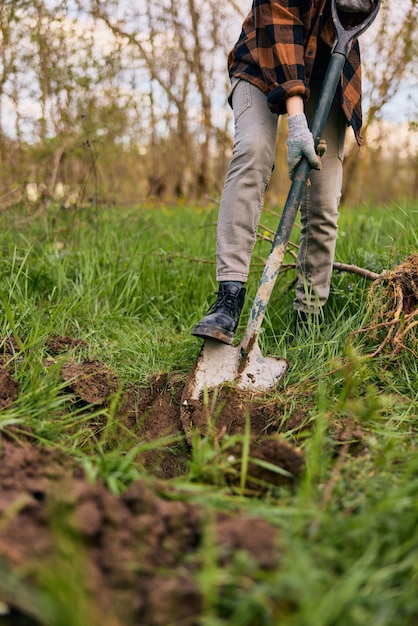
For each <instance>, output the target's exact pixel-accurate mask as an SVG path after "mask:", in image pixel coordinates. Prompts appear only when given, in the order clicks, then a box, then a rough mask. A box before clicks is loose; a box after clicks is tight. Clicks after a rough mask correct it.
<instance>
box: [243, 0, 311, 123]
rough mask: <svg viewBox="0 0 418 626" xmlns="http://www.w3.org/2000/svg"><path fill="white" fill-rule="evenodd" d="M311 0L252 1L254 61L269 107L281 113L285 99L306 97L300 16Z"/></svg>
mask: <svg viewBox="0 0 418 626" xmlns="http://www.w3.org/2000/svg"><path fill="white" fill-rule="evenodd" d="M310 6H311V2H303V1H299V2H297V1H293V2H292V1H282V0H281V1H278V0H254V2H253V15H254V26H255V35H256V47H257V52H258V60H259V65H260V69H261V72H262V74H263V79H264V82H265V83H266V85H267V87H268V104H269V107H270V109H272V110H273V111H276V112H283V109H284V107H285V100H286V98H288V97H290V96H294V95H298V96H301V97H302V98H304V99H306V98H307V97H308V96H309V86H308V83H307V81H306V72H305V62H304V43H305V38H306V32H305V21H304V17H305V16H306V15H307V14H309V9H310Z"/></svg>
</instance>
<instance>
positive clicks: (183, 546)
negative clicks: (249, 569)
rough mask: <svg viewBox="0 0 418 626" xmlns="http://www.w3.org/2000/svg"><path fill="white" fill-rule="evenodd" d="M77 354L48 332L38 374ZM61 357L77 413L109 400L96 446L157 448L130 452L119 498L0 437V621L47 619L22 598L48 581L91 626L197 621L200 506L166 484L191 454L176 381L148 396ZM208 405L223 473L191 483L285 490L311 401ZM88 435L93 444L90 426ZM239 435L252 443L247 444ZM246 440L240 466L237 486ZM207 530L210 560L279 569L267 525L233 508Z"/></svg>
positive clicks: (209, 428)
mask: <svg viewBox="0 0 418 626" xmlns="http://www.w3.org/2000/svg"><path fill="white" fill-rule="evenodd" d="M83 347H85V345H84V344H83V342H79V341H75V340H73V339H72V338H70V337H58V336H52V337H50V338H49V339H48V341H47V342H46V348H47V350H48V351H49V357H48V359H47V361H46V366H48V364H49V363H53V362H54V361H55V359H56V358H57V357H58V355H59V356H60V358H62V356H63V355H65V354H66V353H67V352H69V351H70V350H71V354H74V351H77V348H83ZM16 350H18V346H17V345H16V344H14V342H13V341H11V340H10V339H8V340H6V341H3V347H2V353H1V354H2V358H1V361H0V363H2V365H0V410H1V409H4V408H6V407H10V406H12V405H13V403H14V402H16V400H17V399H18V396H19V385H18V383H17V381H16V380H15V379H14V378H13V371H10V370H9V368H8V363H9V362H10V358H9V357H10V355H13V353H15V352H16ZM63 362H64V365H63V366H62V368H61V377H62V380H63V382H64V383H65V389H66V391H68V393H69V394H71V398H72V401H74V398H75V399H76V400H77V402H78V403H80V404H83V403H84V405H85V410H86V411H87V412H88V411H89V410H91V411H92V414H93V413H94V412H95V415H97V409H98V408H100V407H106V406H107V405H108V404H109V402H111V400H112V398H114V397H115V394H120V399H119V403H118V408H117V418H118V420H117V423H118V425H119V426H118V428H116V429H115V432H114V441H112V440H111V439H110V440H107V442H106V445H107V446H110V447H111V446H112V445H114V446H115V448H117V447H118V446H120V441H121V440H123V441H124V442H126V446H127V447H129V446H131V447H134V446H135V445H137V444H138V442H143V443H144V444H146V443H151V442H155V441H156V440H161V439H163V438H168V440H167V439H166V442H167V443H165V444H164V445H163V444H161V445H158V446H157V447H155V448H151V447H149V449H146V450H144V451H143V452H142V453H141V454H140V458H139V459H138V460H139V461H140V463H141V464H142V466H143V467H144V470H146V477H144V478H141V479H139V480H137V481H135V482H133V483H132V484H131V485H130V486H129V487H128V488H127V490H126V491H125V492H124V493H123V494H122V495H120V496H116V495H114V494H113V493H111V491H110V490H109V489H108V488H107V487H106V486H105V485H104V484H103V483H102V482H100V481H99V482H95V483H94V484H92V483H91V482H89V481H88V480H87V477H86V475H85V472H84V471H83V469H82V467H81V466H80V465H79V464H78V463H77V462H76V461H75V460H74V459H73V458H72V457H71V456H70V455H68V454H66V453H65V452H64V451H62V450H60V449H57V448H54V447H48V446H44V445H41V444H39V443H38V442H36V441H35V439H34V437H33V436H32V435H33V433H31V431H30V429H28V428H22V427H19V426H17V425H14V426H9V427H7V426H6V427H3V428H2V431H1V433H0V574H1V572H3V575H0V623H3V624H11V625H13V626H19V624H21V625H26V626H38V625H39V624H43V623H48V622H47V621H46V622H45V619H46V618H45V615H46V613H45V611H47V608H45V606H44V605H43V604H42V602H40V601H38V600H37V599H36V595H33V594H32V593H31V589H33V588H35V589H36V588H37V584H38V583H39V579H40V578H41V579H42V581H43V585H44V586H45V580H48V576H49V577H50V578H51V580H50V584H57V585H59V584H64V585H65V586H66V587H67V588H68V587H69V588H70V590H71V586H73V587H74V589H80V588H81V589H83V590H84V592H85V593H84V594H83V596H82V598H80V601H79V606H77V610H78V612H79V613H78V615H83V616H84V617H83V623H85V624H86V625H87V624H88V625H89V626H95V625H96V624H100V625H101V626H122V625H123V626H129V625H131V624H132V625H137V624H138V625H139V624H141V625H143V626H166V625H167V624H169V623H170V624H177V623H178V624H180V623H184V624H188V625H190V626H192V625H194V624H196V625H197V624H199V623H200V618H199V616H200V615H201V612H202V594H201V591H200V588H199V586H198V583H197V582H196V581H197V579H198V577H197V576H196V574H197V572H199V570H200V568H201V566H202V559H203V551H204V546H205V545H206V544H205V541H206V539H205V538H206V536H207V524H208V511H207V510H206V508H205V507H204V506H203V505H201V504H196V503H195V502H194V501H192V500H191V499H190V497H189V496H190V493H191V492H190V491H188V493H186V492H183V491H182V490H181V488H180V487H178V486H176V484H177V483H176V482H175V481H173V479H176V478H178V477H181V476H183V475H184V476H187V474H188V472H189V462H190V459H191V447H190V444H189V442H188V441H187V438H186V436H185V433H184V431H183V426H182V421H181V417H180V408H181V395H182V390H183V387H184V383H185V378H184V376H175V375H173V376H171V377H170V376H168V375H161V376H157V377H155V378H154V379H153V380H152V381H151V382H150V384H148V385H147V387H146V388H134V387H129V388H127V389H123V390H122V392H121V384H120V381H119V380H118V377H117V376H116V374H115V373H114V372H112V371H111V370H110V369H109V368H108V367H107V366H106V365H105V364H104V363H101V362H100V361H97V360H82V359H77V361H75V360H73V361H72V360H71V359H70V358H68V359H64V361H63ZM218 401H219V404H218V410H217V412H216V415H217V417H216V421H214V422H213V423H212V421H211V419H209V418H208V410H207V404H204V403H201V404H200V405H199V403H197V404H196V405H195V406H194V413H193V422H194V425H195V428H196V433H197V435H196V436H197V437H202V438H203V437H206V438H208V439H209V440H210V441H211V444H212V445H213V446H214V448H216V450H218V457H217V461H218V466H219V468H220V469H219V471H218V472H215V475H214V474H213V472H212V473H211V472H208V473H207V475H203V476H202V477H201V479H202V480H207V481H208V482H210V481H211V480H214V481H215V482H216V481H220V484H222V488H226V489H229V490H230V492H231V494H234V493H236V492H239V493H241V494H244V495H247V496H249V497H257V498H262V497H265V495H266V494H267V493H269V492H270V493H271V491H272V490H274V489H281V488H284V489H290V490H292V489H293V488H294V487H295V485H296V484H297V483H298V481H299V480H300V478H301V476H302V475H303V471H304V456H303V453H302V451H301V450H300V449H299V448H298V447H297V446H296V445H293V443H292V441H296V440H297V435H298V434H299V435H300V436H301V437H303V436H304V435H303V433H305V436H306V431H309V428H310V423H309V418H308V408H309V407H308V404H307V406H306V410H301V409H299V410H294V411H293V412H292V413H291V414H289V412H285V410H284V406H283V405H282V404H281V403H280V402H278V401H277V400H272V399H271V398H270V399H269V398H267V397H265V398H263V399H260V398H259V397H255V396H251V394H248V393H246V394H242V393H241V394H240V393H237V392H236V391H234V390H233V389H232V388H229V389H224V390H222V391H221V393H220V395H219V398H218ZM88 427H90V428H91V430H92V432H93V433H95V436H96V437H97V438H98V439H99V438H100V424H97V420H96V418H93V417H92V420H91V424H89V425H88ZM248 427H249V431H250V438H249V439H248V437H247V439H245V438H244V437H243V436H242V435H243V434H244V433H245V432H246V429H247V430H248ZM331 431H332V436H333V438H334V440H335V442H337V443H339V444H341V443H343V444H344V445H348V444H349V445H351V444H352V442H353V441H356V442H357V444H359V442H360V445H361V440H362V436H363V433H362V432H361V430H360V429H359V428H358V427H356V426H355V425H353V424H349V423H346V422H342V421H340V422H334V423H333V424H332V425H331ZM289 432H291V433H292V437H293V439H292V438H290V439H289V438H287V439H286V440H285V438H284V437H283V435H284V433H289ZM245 441H247V443H248V442H249V449H248V450H247V451H246V454H247V455H248V459H249V462H248V467H247V474H246V480H245V481H244V483H243V482H242V477H241V471H240V470H241V459H242V457H243V446H244V445H246V444H244V442H245ZM144 447H146V446H144ZM210 521H211V524H212V525H213V533H214V535H213V536H214V542H215V546H216V550H217V554H218V558H219V560H220V562H221V563H223V564H225V565H228V564H230V563H231V562H233V560H234V558H235V557H236V555H237V554H238V553H241V552H245V553H247V554H248V555H249V556H250V557H251V559H252V560H253V562H254V563H256V564H257V566H258V567H259V568H261V569H266V570H269V569H272V568H275V567H276V566H277V564H278V562H279V560H280V555H279V554H277V548H276V538H277V529H276V528H275V527H273V526H271V525H270V524H269V523H268V522H266V521H264V520H262V519H257V518H254V517H250V516H247V515H245V514H242V513H240V512H237V510H236V509H234V510H231V511H230V512H225V511H223V512H219V511H216V510H215V509H214V510H213V511H212V512H211V515H210ZM69 536H70V537H71V538H72V540H71V541H70V542H69V541H68V537H69ZM10 581H15V582H14V583H13V584H12V583H11V582H10ZM74 593H75V594H77V593H79V592H76V591H74ZM83 612H84V613H83ZM2 614H3V617H2V616H1V615H2ZM2 620H3V621H2ZM4 620H6V621H4ZM7 620H9V621H7Z"/></svg>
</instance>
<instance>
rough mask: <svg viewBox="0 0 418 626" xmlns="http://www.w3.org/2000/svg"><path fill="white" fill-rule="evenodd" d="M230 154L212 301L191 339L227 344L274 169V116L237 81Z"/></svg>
mask: <svg viewBox="0 0 418 626" xmlns="http://www.w3.org/2000/svg"><path fill="white" fill-rule="evenodd" d="M232 106H233V111H234V120H235V136H234V150H233V156H232V160H231V162H230V164H229V168H228V173H227V176H226V180H225V184H224V190H223V194H222V199H221V205H220V209H219V217H218V227H217V265H216V269H217V271H216V279H217V281H218V282H219V291H218V298H217V300H216V302H215V303H214V304H213V305H212V306H211V308H210V309H209V311H208V313H207V314H206V315H205V317H204V318H203V319H202V320H201V321H200V322H199V323H198V324H197V325H196V326H195V327H194V328H193V330H192V334H193V335H195V336H197V337H202V338H207V337H209V338H211V339H216V340H218V341H221V342H223V343H228V344H231V343H232V342H233V339H234V333H235V330H236V328H237V326H238V321H239V317H240V315H241V310H242V307H243V304H244V297H245V288H244V283H245V282H246V280H247V277H248V271H249V267H250V262H251V254H252V251H253V248H254V244H255V241H256V237H257V228H258V223H259V219H260V214H261V211H262V208H263V200H264V194H265V191H266V189H267V186H268V184H269V181H270V177H271V172H272V170H273V166H274V155H275V147H276V136H277V119H278V118H277V115H276V114H274V113H271V111H270V110H269V108H268V106H267V98H266V96H265V95H264V93H263V92H262V91H261V90H260V89H258V88H257V87H254V86H253V85H251V84H250V83H248V82H246V81H244V80H239V81H237V83H236V84H235V85H234V86H233V93H232Z"/></svg>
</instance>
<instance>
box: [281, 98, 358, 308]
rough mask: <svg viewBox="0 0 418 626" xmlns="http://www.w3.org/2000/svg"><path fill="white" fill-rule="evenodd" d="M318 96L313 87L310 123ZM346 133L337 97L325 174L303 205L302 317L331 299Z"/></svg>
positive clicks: (315, 177)
mask: <svg viewBox="0 0 418 626" xmlns="http://www.w3.org/2000/svg"><path fill="white" fill-rule="evenodd" d="M311 87H312V86H311ZM318 95H319V87H318V88H316V87H315V86H313V87H312V90H311V97H310V99H309V101H308V102H307V105H306V115H307V117H308V119H309V118H310V116H311V115H312V112H313V108H314V106H315V102H316V100H317V98H318ZM346 129H347V124H346V121H345V118H344V115H343V113H342V110H341V106H340V104H339V102H338V95H337V97H336V98H335V100H334V102H333V105H332V108H331V111H330V115H329V118H328V121H327V123H326V125H325V129H324V131H323V133H322V136H323V138H324V139H325V141H326V144H327V149H326V152H325V155H324V157H323V158H322V170H312V171H311V173H310V181H311V184H310V185H309V186H308V187H307V188H306V192H305V194H304V199H303V201H302V205H301V222H302V229H301V240H300V247H299V253H298V261H297V277H298V280H297V286H296V298H295V301H294V305H293V306H294V309H295V310H296V311H298V312H301V313H320V312H321V310H322V307H323V306H324V304H325V303H326V301H327V299H328V295H329V290H330V282H331V274H332V264H333V261H334V252H335V244H336V239H337V221H338V205H339V202H340V198H341V186H342V173H343V172H342V166H343V157H344V139H345V133H346ZM302 317H305V316H303V315H302Z"/></svg>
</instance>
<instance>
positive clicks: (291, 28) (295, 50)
mask: <svg viewBox="0 0 418 626" xmlns="http://www.w3.org/2000/svg"><path fill="white" fill-rule="evenodd" d="M334 41H335V33H334V28H333V25H332V20H331V16H330V2H329V0H253V4H252V8H251V10H250V12H249V14H248V15H247V17H246V19H245V20H244V23H243V26H242V31H241V35H240V37H239V39H238V41H237V43H236V44H235V46H234V48H233V50H232V51H231V52H230V54H229V57H228V68H229V74H230V76H231V77H232V76H235V77H237V78H243V79H244V80H247V81H249V82H250V83H252V84H254V85H256V86H257V87H259V88H260V89H262V90H263V91H264V93H265V94H266V95H267V97H268V105H269V107H270V109H271V110H272V111H273V112H275V113H280V114H282V113H285V112H286V105H285V100H286V98H288V97H290V96H295V95H298V96H301V97H302V98H304V99H307V98H308V97H309V82H310V79H311V77H312V74H313V73H314V74H318V67H319V69H321V65H324V71H323V74H325V69H326V66H327V63H328V60H329V55H330V51H331V48H332V45H333V43H334ZM324 43H325V45H324ZM324 50H325V54H324ZM340 97H341V106H342V109H343V111H344V114H345V116H346V118H347V122H348V124H349V125H350V126H351V127H352V128H353V130H354V134H355V136H356V139H357V142H358V143H359V144H361V141H362V140H361V136H360V128H361V124H362V110H361V63H360V49H359V45H358V42H357V41H355V42H354V44H353V46H352V48H351V50H350V53H349V55H348V59H347V61H346V62H345V65H344V70H343V73H342V76H341V89H340Z"/></svg>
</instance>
